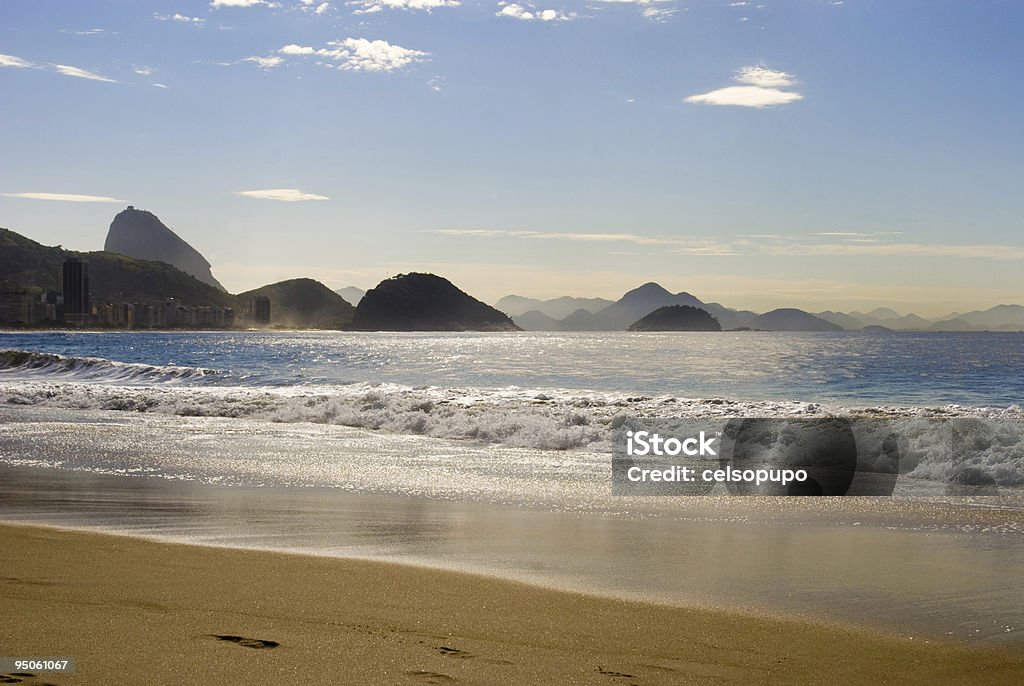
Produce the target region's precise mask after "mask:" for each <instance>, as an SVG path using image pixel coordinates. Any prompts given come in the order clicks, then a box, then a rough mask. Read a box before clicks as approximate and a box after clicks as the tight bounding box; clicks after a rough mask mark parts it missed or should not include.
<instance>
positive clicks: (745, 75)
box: [733, 67, 795, 88]
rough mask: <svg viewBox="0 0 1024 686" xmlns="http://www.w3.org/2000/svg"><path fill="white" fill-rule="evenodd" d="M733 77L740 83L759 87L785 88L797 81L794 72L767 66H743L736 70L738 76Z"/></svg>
mask: <svg viewBox="0 0 1024 686" xmlns="http://www.w3.org/2000/svg"><path fill="white" fill-rule="evenodd" d="M733 78H734V79H735V80H736V81H739V82H740V83H746V84H749V85H751V86H757V87H759V88H785V87H786V86H792V85H793V84H794V83H795V80H794V78H795V77H794V76H793V75H792V74H787V73H786V72H784V71H777V70H775V69H769V68H767V67H743V68H742V69H740V70H739V71H737V72H736V76H735V77H733Z"/></svg>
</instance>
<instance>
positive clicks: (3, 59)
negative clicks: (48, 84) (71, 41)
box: [0, 54, 117, 83]
mask: <svg viewBox="0 0 1024 686" xmlns="http://www.w3.org/2000/svg"><path fill="white" fill-rule="evenodd" d="M0 67H11V68H14V69H39V70H42V71H49V70H50V69H52V70H53V71H55V72H57V73H59V74H64V75H65V76H74V77H75V78H79V79H88V80H90V81H106V82H107V83H117V81H115V80H114V79H108V78H107V77H106V76H102V75H100V74H97V73H96V72H92V71H89V70H87V69H80V68H78V67H72V66H70V65H67V64H50V65H48V66H47V65H38V64H34V63H32V62H29V61H28V60H23V59H22V58H20V57H15V56H14V55H4V54H0Z"/></svg>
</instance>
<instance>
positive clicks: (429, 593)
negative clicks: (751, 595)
mask: <svg viewBox="0 0 1024 686" xmlns="http://www.w3.org/2000/svg"><path fill="white" fill-rule="evenodd" d="M0 541H2V544H0V551H2V552H0V559H2V570H3V571H2V573H0V616H2V617H3V618H4V621H3V622H2V625H0V646H2V650H0V652H2V653H3V654H4V655H8V656H14V655H24V656H29V655H32V656H42V655H67V656H72V657H74V658H75V659H76V661H77V671H76V672H75V673H74V674H47V675H43V674H39V675H35V676H15V677H14V678H15V679H21V683H25V684H43V683H48V684H115V683H146V684H181V683H222V684H231V683H247V684H284V683H295V684H300V683H301V684H339V683H380V684H393V683H410V684H413V683H428V684H429V683H433V684H454V683H467V684H528V683H551V684H600V683H607V684H678V683H683V684H705V683H706V684H730V683H735V684H762V683H763V684H769V683H771V684H779V683H787V684H820V683H824V682H832V683H844V684H845V683H899V684H918V683H919V684H967V683H970V684H1015V683H1020V681H1021V679H1022V676H1024V655H1020V654H1015V653H1009V652H999V651H991V650H981V649H974V648H966V647H963V646H960V645H956V644H953V643H946V642H943V641H940V640H932V641H927V642H926V641H923V640H920V639H918V640H916V641H914V640H909V639H906V638H899V637H893V636H888V635H883V634H876V633H872V632H868V631H864V630H860V629H852V628H843V627H840V626H834V625H824V624H815V623H809V622H801V621H795V620H783V619H777V618H768V617H755V616H749V615H743V614H737V613H732V612H724V611H715V610H706V609H700V610H696V609H685V608H676V607H668V606H659V605H653V604H643V603H634V602H626V601H617V600H611V599H607V598H599V597H593V596H587V595H583V594H573V593H565V592H559V591H552V590H547V589H542V588H538V587H533V586H529V585H525V584H520V583H515V582H508V581H503V580H498V579H494V578H488V577H482V576H474V575H467V574H461V573H455V572H448V571H436V570H428V569H423V568H418V567H411V566H400V565H393V564H388V563H380V562H366V561H353V560H342V559H328V558H318V557H312V556H299V555H287V554H278V553H269V552H256V551H245V550H232V549H218V548H209V547H200V546H185V545H176V544H166V543H157V542H151V541H146V540H140V539H133V538H127V537H118V536H109V535H101V534H94V533H80V532H71V531H64V530H57V529H47V528H39V527H29V526H20V525H4V526H0ZM7 683H17V682H15V681H13V680H9V681H8V682H7Z"/></svg>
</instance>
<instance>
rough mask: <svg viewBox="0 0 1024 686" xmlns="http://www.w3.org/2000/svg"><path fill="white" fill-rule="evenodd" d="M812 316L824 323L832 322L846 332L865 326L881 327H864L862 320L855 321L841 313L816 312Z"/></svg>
mask: <svg viewBox="0 0 1024 686" xmlns="http://www.w3.org/2000/svg"><path fill="white" fill-rule="evenodd" d="M814 316H815V317H819V318H821V319H824V320H825V321H826V322H832V323H833V324H835V325H836V326H841V327H842V328H843V329H845V330H847V331H857V330H859V329H863V328H865V326H881V324H869V325H865V323H864V321H863V320H861V319H857V318H856V317H854V316H853V315H850V314H844V313H842V312H833V311H832V310H826V311H825V312H818V313H816V314H815V315H814ZM882 328H885V327H882Z"/></svg>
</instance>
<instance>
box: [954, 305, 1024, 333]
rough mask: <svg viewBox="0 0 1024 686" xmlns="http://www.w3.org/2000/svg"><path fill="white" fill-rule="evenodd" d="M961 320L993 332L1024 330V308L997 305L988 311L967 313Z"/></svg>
mask: <svg viewBox="0 0 1024 686" xmlns="http://www.w3.org/2000/svg"><path fill="white" fill-rule="evenodd" d="M959 318H960V319H962V320H964V321H965V322H967V323H968V324H973V325H974V326H981V327H985V328H987V329H992V330H996V329H1000V330H1003V331H1010V330H1012V331H1021V330H1024V307H1021V306H1020V305H996V306H995V307H991V308H989V309H987V310H980V311H979V310H976V311H974V312H967V313H966V314H962V315H960V317H959Z"/></svg>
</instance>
